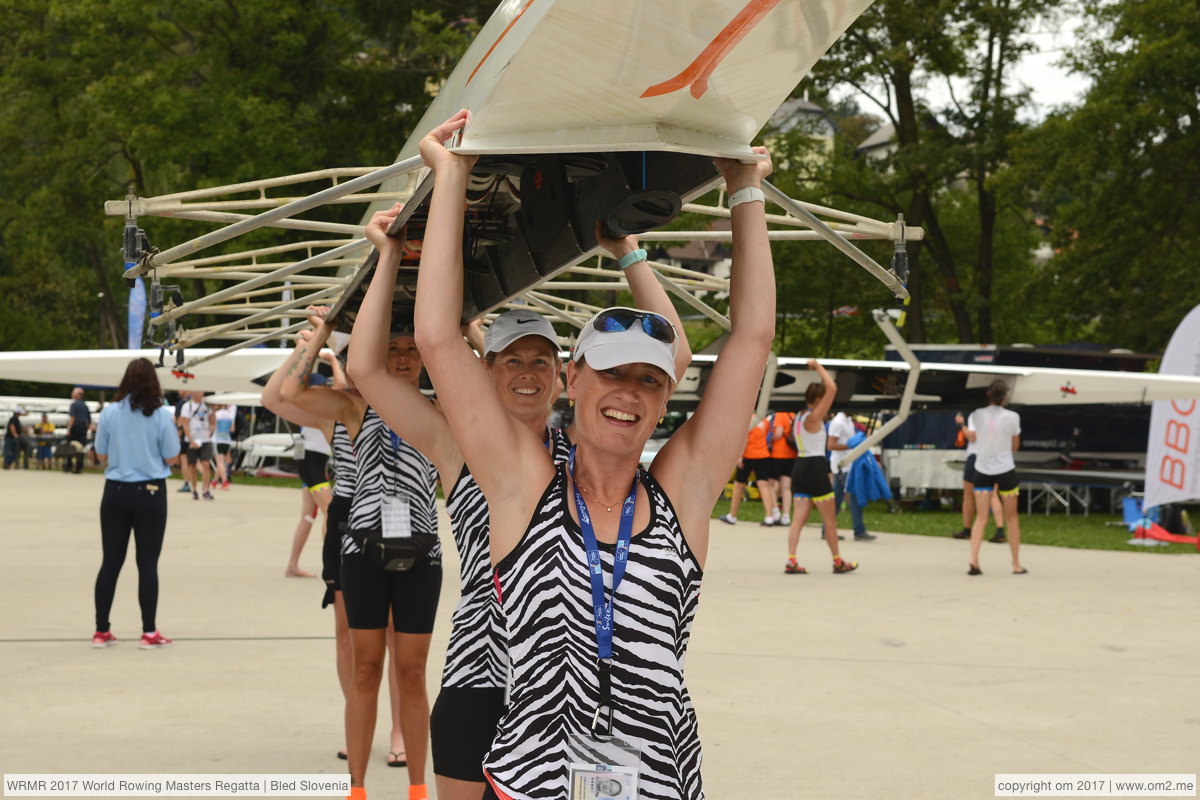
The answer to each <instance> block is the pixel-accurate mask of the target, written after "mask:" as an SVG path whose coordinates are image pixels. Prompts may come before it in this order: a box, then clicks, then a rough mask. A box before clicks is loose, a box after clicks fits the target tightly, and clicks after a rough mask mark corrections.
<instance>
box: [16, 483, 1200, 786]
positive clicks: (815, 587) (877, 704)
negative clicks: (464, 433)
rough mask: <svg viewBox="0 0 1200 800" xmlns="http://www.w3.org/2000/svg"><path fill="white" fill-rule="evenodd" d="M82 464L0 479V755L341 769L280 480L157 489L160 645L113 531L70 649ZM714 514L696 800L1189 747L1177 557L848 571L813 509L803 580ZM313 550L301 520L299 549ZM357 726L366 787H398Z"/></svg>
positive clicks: (1195, 604) (888, 544) (1186, 751)
mask: <svg viewBox="0 0 1200 800" xmlns="http://www.w3.org/2000/svg"><path fill="white" fill-rule="evenodd" d="M102 484H103V479H102V478H101V477H100V476H99V475H91V474H89V475H80V476H76V475H64V474H62V473H61V472H49V471H48V472H39V471H29V472H25V471H8V472H4V473H0V504H2V505H3V508H4V509H5V512H4V521H3V523H2V524H0V547H2V551H0V552H2V557H3V561H2V563H3V565H4V579H3V581H0V608H3V609H4V614H3V619H2V621H0V676H2V681H3V683H2V685H3V697H4V709H5V712H6V713H5V714H4V724H3V729H2V731H0V768H2V769H3V771H4V772H5V773H39V772H54V773H65V772H109V773H116V772H130V773H162V772H179V773H199V772H214V773H216V772H222V773H265V772H280V773H320V772H326V773H335V774H340V773H342V772H343V771H344V769H345V762H342V761H338V760H336V759H335V758H334V752H335V751H336V750H337V749H338V747H339V746H340V744H341V718H342V702H341V693H340V691H339V689H338V685H337V680H336V677H335V673H334V667H333V635H332V628H333V620H332V614H331V612H330V611H328V610H326V611H322V610H321V608H320V598H321V593H322V586H321V584H320V582H319V581H317V580H304V579H294V578H293V579H285V578H284V577H283V569H284V565H285V562H286V557H287V551H288V545H289V540H290V536H291V531H292V527H293V525H294V523H295V520H296V518H297V515H298V513H299V505H300V503H299V497H300V495H299V491H298V490H286V489H276V488H267V487H252V486H237V485H236V484H235V486H234V488H233V489H232V490H231V491H228V492H220V493H218V497H217V499H216V500H215V501H213V502H204V501H200V502H195V501H193V500H192V499H191V498H190V496H187V495H181V494H175V493H174V489H176V488H178V486H179V483H178V482H170V483H169V484H168V488H169V489H171V490H172V494H171V498H170V518H169V520H170V521H169V523H168V529H167V539H166V544H165V546H164V551H163V556H162V561H161V565H160V576H161V587H162V588H161V599H160V605H159V614H158V617H159V624H160V627H161V628H162V630H163V632H164V633H165V634H166V635H168V636H170V637H172V638H174V639H175V644H174V645H173V646H172V647H170V648H166V649H163V650H159V651H141V650H139V649H138V648H137V637H138V635H139V633H140V625H139V616H138V609H137V601H136V586H137V582H136V577H137V576H136V568H135V565H134V561H133V555H132V552H131V554H130V556H129V558H128V560H127V562H126V565H125V569H124V570H123V572H122V575H121V581H120V584H119V585H118V590H117V600H116V603H115V605H114V608H113V613H112V620H113V631H114V633H116V635H117V636H118V637H119V638H120V639H121V640H122V641H121V643H120V644H119V645H118V646H116V647H113V648H109V649H107V650H93V649H92V648H91V647H90V641H89V640H90V636H91V633H92V631H93V622H92V618H93V606H92V589H93V584H94V581H95V574H96V570H97V568H98V567H99V563H100V543H99V523H98V507H99V500H100V494H101V490H102ZM443 523H445V520H444V519H443ZM443 530H444V531H445V533H446V541H447V543H449V541H450V539H449V529H448V526H446V527H444V528H443ZM712 535H713V543H712V547H711V551H710V555H709V560H708V570H707V573H706V575H705V581H704V591H703V600H702V602H701V607H700V613H699V617H698V620H697V623H696V628H695V631H694V635H693V637H692V646H691V650H690V653H689V660H688V677H689V685H690V687H691V690H692V693H693V697H694V699H695V703H696V706H697V710H698V713H699V717H700V729H701V735H702V738H703V741H704V746H705V761H704V772H705V783H706V789H707V794H708V797H709V798H712V799H714V800H726V798H743V797H755V798H799V797H805V798H828V799H830V800H836V799H839V798H847V799H849V798H855V799H856V800H857V799H860V798H879V799H880V800H884V799H885V798H886V799H887V800H892V799H900V798H922V799H924V798H946V800H951V799H953V800H958V799H959V798H987V797H992V796H993V790H992V786H993V775H994V774H995V773H1116V772H1125V773H1166V772H1186V773H1192V772H1196V771H1197V769H1198V767H1200V757H1198V756H1197V755H1196V753H1197V749H1198V748H1197V740H1200V688H1198V687H1200V682H1198V679H1200V636H1198V635H1197V624H1196V620H1197V619H1198V618H1200V617H1198V615H1197V611H1198V609H1200V556H1196V555H1190V554H1185V555H1171V556H1167V555H1162V554H1158V553H1117V552H1093V551H1085V550H1067V549H1063V548H1039V547H1028V548H1025V549H1024V550H1023V551H1022V561H1023V562H1024V563H1025V565H1026V566H1027V567H1028V568H1029V571H1030V574H1028V575H1024V576H1014V575H1011V574H1009V572H1008V552H1007V547H1005V546H999V545H991V544H985V545H984V550H983V557H982V566H983V570H984V573H985V574H984V575H983V576H980V577H968V576H967V575H966V567H967V564H966V561H967V558H966V552H967V551H966V543H965V542H961V541H955V540H952V539H949V538H931V537H921V536H902V535H889V534H880V537H879V540H878V541H876V542H872V543H864V544H858V543H855V542H846V543H844V549H845V554H846V555H847V556H848V557H849V558H851V559H854V560H858V561H860V562H861V563H862V568H861V569H860V570H859V571H858V572H855V573H852V574H849V575H833V574H831V573H830V571H829V557H828V551H827V550H826V548H825V545H824V544H823V543H822V542H821V541H820V540H819V538H818V534H817V530H816V529H815V528H808V529H806V531H805V533H804V536H803V537H802V541H801V545H800V552H799V556H800V560H801V563H804V564H806V565H807V566H808V568H809V569H810V570H811V571H812V573H811V574H809V575H785V574H784V573H783V571H782V567H783V562H784V556H785V555H786V553H785V543H784V539H785V533H784V531H783V530H781V529H778V528H776V529H765V528H761V527H759V526H758V525H756V524H752V523H740V524H738V525H736V526H727V525H724V524H722V523H719V522H716V521H715V520H714V522H713V528H712ZM447 550H448V551H449V552H448V556H447V560H446V570H447V572H446V575H447V580H446V581H445V582H444V592H443V597H442V606H441V610H440V613H439V620H438V628H437V631H436V633H435V636H434V645H433V656H432V657H431V660H430V668H429V685H430V693H431V694H430V696H431V699H432V697H433V696H434V693H435V692H436V686H437V682H438V678H439V674H440V668H441V653H442V651H443V650H444V648H445V642H446V637H447V634H448V628H449V620H450V611H451V609H452V608H453V605H454V602H455V599H456V594H457V581H456V580H454V579H452V576H453V575H454V570H456V569H457V564H456V562H455V560H454V554H453V550H454V548H453V547H452V546H450V547H448V548H447ZM319 561H320V555H319V547H318V545H317V543H316V541H315V537H314V541H311V542H310V544H309V545H308V547H307V548H306V550H305V553H304V556H303V558H302V560H301V564H302V565H303V566H305V567H306V568H307V569H309V570H312V571H319ZM380 719H381V725H380V726H379V727H378V728H377V731H376V747H375V753H374V756H373V760H372V763H371V767H370V771H369V773H368V777H367V785H368V789H369V790H370V791H371V796H372V797H373V798H388V797H405V796H406V794H405V788H404V787H405V785H406V775H405V771H404V770H392V769H387V768H386V767H385V766H384V755H385V752H386V750H387V747H386V746H385V745H386V729H385V727H386V723H385V721H386V719H387V717H386V715H381V717H380ZM429 783H430V785H431V787H432V784H433V776H432V774H430V775H429Z"/></svg>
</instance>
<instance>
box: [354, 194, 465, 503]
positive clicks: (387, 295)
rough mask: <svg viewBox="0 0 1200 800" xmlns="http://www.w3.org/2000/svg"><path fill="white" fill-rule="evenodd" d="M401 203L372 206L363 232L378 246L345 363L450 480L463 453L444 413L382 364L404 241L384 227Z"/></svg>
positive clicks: (389, 419)
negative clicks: (380, 207) (382, 208)
mask: <svg viewBox="0 0 1200 800" xmlns="http://www.w3.org/2000/svg"><path fill="white" fill-rule="evenodd" d="M401 208H402V206H401V204H400V203H396V204H395V205H394V206H392V208H390V209H388V210H387V211H379V212H376V213H375V215H374V216H372V217H371V221H370V223H369V224H368V225H367V238H368V239H370V240H371V244H373V245H375V249H376V250H378V252H379V259H378V261H376V263H375V274H374V276H373V277H372V278H371V285H370V286H369V287H368V289H367V293H366V295H365V296H364V297H363V301H362V305H361V306H359V309H358V315H357V316H356V317H355V318H354V330H353V331H352V332H351V334H350V340H351V342H352V345H351V347H350V358H349V359H348V362H347V365H346V366H347V370H348V371H349V373H350V379H351V380H353V381H354V385H355V387H356V388H357V389H358V391H359V392H360V393H361V394H362V396H363V397H364V398H366V400H367V402H368V403H370V404H371V407H372V408H374V409H375V412H376V413H377V414H379V416H380V417H381V418H382V419H383V421H384V422H385V423H387V426H388V427H389V428H391V429H392V430H394V431H395V432H396V433H398V434H400V436H401V437H403V438H404V439H405V440H406V441H408V443H409V444H411V445H412V446H413V447H415V448H416V449H417V450H420V451H421V453H423V454H424V455H425V457H426V458H428V459H429V460H430V461H432V462H433V463H434V466H436V467H437V468H438V473H439V474H440V475H441V476H442V479H443V480H444V481H446V482H447V483H452V482H453V481H454V480H455V479H456V478H457V477H458V472H459V470H461V469H462V458H461V456H459V455H458V449H457V448H456V447H455V446H454V440H453V439H452V438H451V436H450V428H449V426H447V425H446V419H445V417H443V416H442V414H441V412H439V411H438V410H437V409H436V408H435V407H434V405H433V403H431V402H429V400H428V399H427V398H426V397H425V395H423V394H421V390H420V389H418V388H417V386H416V385H415V384H413V383H412V382H411V381H407V380H404V379H403V378H401V377H397V376H396V375H394V374H392V372H391V371H389V370H388V366H387V359H388V342H389V330H390V327H391V323H392V298H393V295H394V294H395V291H396V270H397V269H398V268H399V266H400V255H401V252H402V250H403V245H404V242H403V240H401V239H398V238H395V237H392V236H388V235H387V231H388V229H389V228H390V227H391V225H392V223H393V222H395V220H396V215H397V214H399V213H400V210H401ZM418 349H420V348H419V347H418Z"/></svg>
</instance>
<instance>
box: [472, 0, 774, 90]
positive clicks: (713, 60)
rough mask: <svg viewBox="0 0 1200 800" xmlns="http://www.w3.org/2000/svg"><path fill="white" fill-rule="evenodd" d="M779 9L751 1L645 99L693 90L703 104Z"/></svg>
mask: <svg viewBox="0 0 1200 800" xmlns="http://www.w3.org/2000/svg"><path fill="white" fill-rule="evenodd" d="M777 5H779V0H750V2H749V3H747V4H746V7H745V8H743V9H742V10H741V11H739V12H738V13H737V16H735V17H734V18H733V19H732V20H730V22H729V24H728V25H726V26H725V27H724V29H722V31H721V32H720V33H718V34H717V36H716V38H715V39H713V40H712V41H711V42H709V43H708V47H705V48H704V50H703V51H701V53H700V55H698V56H696V60H695V61H693V62H692V63H691V64H688V66H687V69H685V70H684V71H683V72H681V73H679V74H678V75H676V76H675V77H674V78H670V79H668V80H665V81H663V82H662V83H656V84H655V85H653V86H651V87H650V88H649V89H647V90H646V91H644V92H642V94H641V96H642V97H660V96H662V95H664V94H670V93H671V92H677V91H679V90H680V89H683V88H685V87H691V94H692V97H694V98H696V99H697V100H699V99H700V98H701V97H703V96H704V93H705V92H707V91H708V79H709V77H710V76H711V75H712V73H713V70H715V69H716V68H717V65H719V64H720V63H721V62H722V61H724V60H725V56H727V55H729V52H730V51H731V50H733V48H734V47H736V46H737V44H738V42H740V41H741V40H742V39H744V38H745V37H746V34H748V33H749V32H750V31H752V30H754V26H756V25H758V23H759V22H761V21H762V18H763V17H765V16H766V15H767V13H768V12H770V10H771V9H773V8H774V7H775V6H777ZM477 69H478V68H477Z"/></svg>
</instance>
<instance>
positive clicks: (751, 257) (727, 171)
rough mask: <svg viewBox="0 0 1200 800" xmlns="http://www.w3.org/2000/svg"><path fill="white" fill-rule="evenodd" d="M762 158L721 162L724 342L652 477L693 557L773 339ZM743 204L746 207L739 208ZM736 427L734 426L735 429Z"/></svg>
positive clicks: (742, 433) (741, 439)
mask: <svg viewBox="0 0 1200 800" xmlns="http://www.w3.org/2000/svg"><path fill="white" fill-rule="evenodd" d="M754 151H755V152H756V153H758V154H760V155H762V156H764V158H763V159H762V160H760V161H756V162H754V163H751V164H743V163H741V162H739V161H735V160H732V159H725V158H719V159H716V161H715V163H716V165H717V169H718V170H720V172H721V175H722V176H723V177H724V178H725V184H726V187H727V190H728V194H729V196H730V198H731V202H733V207H732V209H731V211H730V216H731V218H732V223H733V266H732V269H731V272H730V279H729V319H730V322H731V323H732V329H731V330H730V332H729V339H728V340H727V341H726V343H725V346H724V347H723V348H722V349H721V354H720V356H719V357H718V358H717V362H716V364H715V365H714V366H713V371H712V375H711V376H710V377H709V379H708V383H707V384H706V385H705V388H704V397H703V399H702V400H701V401H700V405H699V407H698V408H697V410H696V413H695V414H694V415H693V416H692V418H691V419H690V420H688V421H687V422H686V423H684V425H683V426H682V427H681V428H680V429H679V431H678V432H677V433H676V434H675V435H674V436H672V437H671V439H670V441H669V442H667V444H666V445H665V446H664V447H663V449H662V451H661V452H660V453H659V454H658V455H657V456H656V457H655V459H654V464H653V466H652V469H651V471H652V472H653V473H654V476H655V478H656V479H657V480H659V482H660V483H662V485H663V488H664V489H665V490H666V491H667V494H668V496H669V497H671V498H672V500H673V501H675V504H676V510H677V511H678V512H679V515H680V522H681V524H682V525H683V530H684V534H685V536H687V538H688V543H689V545H690V546H691V547H692V548H693V551H694V552H696V554H697V556H699V557H700V558H701V559H703V557H704V556H703V554H704V553H705V552H706V551H707V548H708V517H709V515H710V514H711V513H712V506H713V503H714V502H715V501H716V498H717V496H718V495H719V494H720V492H721V490H722V488H724V486H725V482H726V480H727V479H728V478H729V472H730V470H731V469H732V467H733V464H734V462H736V461H737V459H738V456H739V455H740V454H741V452H742V447H743V445H744V444H745V443H746V429H745V428H744V427H743V426H742V424H741V423H740V420H746V419H750V417H751V415H752V414H753V411H754V403H755V399H756V398H757V396H758V390H759V386H760V384H761V383H762V376H763V370H764V369H765V367H766V362H767V357H768V356H769V355H770V352H771V343H772V341H773V340H774V338H775V269H774V265H773V263H772V261H771V245H770V242H769V241H768V240H767V223H766V209H765V208H764V202H763V200H762V196H763V195H762V189H761V186H762V181H763V179H765V178H766V177H767V176H768V175H770V174H771V160H770V157H769V156H767V151H766V148H763V147H756V148H754ZM742 198H750V199H749V200H748V201H742V202H738V201H739V200H742ZM735 421H737V422H735Z"/></svg>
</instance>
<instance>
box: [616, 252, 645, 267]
mask: <svg viewBox="0 0 1200 800" xmlns="http://www.w3.org/2000/svg"><path fill="white" fill-rule="evenodd" d="M645 260H646V251H645V250H643V249H642V248H640V247H639V248H638V249H637V250H634V251H633V252H632V253H626V254H625V255H623V256H621V258H620V260H618V261H617V266H618V267H620V268H621V270H622V271H624V270H627V269H629V268H630V267H632V266H633V265H634V264H636V263H638V262H639V261H645Z"/></svg>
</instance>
